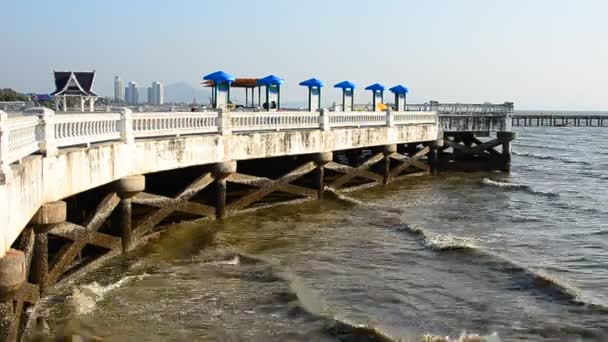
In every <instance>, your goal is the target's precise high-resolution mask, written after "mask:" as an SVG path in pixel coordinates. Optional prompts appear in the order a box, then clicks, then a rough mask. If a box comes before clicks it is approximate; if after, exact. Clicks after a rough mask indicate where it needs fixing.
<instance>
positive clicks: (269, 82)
mask: <svg viewBox="0 0 608 342" xmlns="http://www.w3.org/2000/svg"><path fill="white" fill-rule="evenodd" d="M258 84H259V85H263V86H273V85H280V84H283V79H282V78H280V77H278V76H275V75H268V76H266V77H264V78H261V79H259V80H258Z"/></svg>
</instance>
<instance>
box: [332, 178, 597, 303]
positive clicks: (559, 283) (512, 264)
mask: <svg viewBox="0 0 608 342" xmlns="http://www.w3.org/2000/svg"><path fill="white" fill-rule="evenodd" d="M484 184H489V185H493V186H499V187H507V188H509V187H512V188H522V189H529V190H530V188H529V187H528V186H526V185H523V184H515V183H507V182H497V181H492V180H490V179H487V178H486V179H484ZM336 195H337V196H339V198H340V199H343V200H345V201H348V202H351V203H361V204H362V205H364V206H367V207H370V206H373V207H383V208H384V209H388V210H387V211H388V212H391V211H394V210H395V208H388V207H385V206H381V205H378V204H370V203H363V202H361V201H358V200H356V199H352V198H350V197H348V196H345V195H343V194H339V193H336ZM398 230H402V231H407V232H409V233H410V234H414V235H416V236H419V237H421V238H422V240H423V244H424V246H425V247H427V248H430V249H432V250H435V251H438V252H442V251H463V252H469V253H476V254H480V255H484V256H486V257H488V258H490V259H492V260H495V261H498V262H500V263H503V264H504V265H505V266H506V267H505V268H503V269H502V271H508V270H509V269H511V270H514V271H517V272H520V273H523V274H525V275H527V276H529V277H531V278H532V279H533V280H534V282H533V283H534V286H535V287H536V288H541V289H543V288H549V289H553V290H554V291H557V292H558V293H559V294H560V295H562V296H563V297H565V298H567V299H568V300H570V301H571V302H573V303H576V304H581V305H585V306H588V307H591V308H595V309H599V310H601V311H606V312H608V305H606V304H604V303H598V302H596V301H595V300H593V299H592V298H588V297H586V296H584V295H583V294H582V293H581V291H580V290H579V289H578V288H576V287H575V286H574V285H572V284H569V283H568V282H567V281H565V280H562V279H560V278H558V277H556V276H553V275H551V274H549V273H547V272H545V271H543V270H539V269H536V268H533V267H530V266H528V265H524V264H522V263H519V262H517V261H515V260H513V259H511V258H508V257H506V256H503V255H501V254H498V253H495V252H493V251H490V250H487V249H485V248H482V247H480V246H478V245H476V244H475V243H474V240H473V239H471V238H464V237H458V236H453V235H444V234H437V233H432V232H429V231H428V230H426V229H424V228H423V227H420V226H414V225H409V224H405V223H403V224H402V225H401V226H400V227H399V228H398Z"/></svg>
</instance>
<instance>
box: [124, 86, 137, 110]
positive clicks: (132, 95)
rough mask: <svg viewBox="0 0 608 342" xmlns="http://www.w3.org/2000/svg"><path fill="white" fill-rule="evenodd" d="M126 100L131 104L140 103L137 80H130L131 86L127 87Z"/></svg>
mask: <svg viewBox="0 0 608 342" xmlns="http://www.w3.org/2000/svg"><path fill="white" fill-rule="evenodd" d="M125 100H126V102H127V104H130V105H136V104H138V103H139V89H137V83H136V82H129V86H128V87H127V88H126V89H125Z"/></svg>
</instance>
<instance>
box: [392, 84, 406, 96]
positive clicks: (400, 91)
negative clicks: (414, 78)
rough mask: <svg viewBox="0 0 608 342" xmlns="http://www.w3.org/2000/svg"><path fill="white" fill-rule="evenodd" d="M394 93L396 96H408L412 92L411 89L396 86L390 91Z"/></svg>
mask: <svg viewBox="0 0 608 342" xmlns="http://www.w3.org/2000/svg"><path fill="white" fill-rule="evenodd" d="M389 90H390V91H391V92H392V93H395V94H407V93H409V92H410V90H409V89H407V87H404V86H402V85H401V84H399V85H396V86H394V87H392V88H391V89H389Z"/></svg>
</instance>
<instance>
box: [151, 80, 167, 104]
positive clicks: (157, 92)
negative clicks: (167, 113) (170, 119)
mask: <svg viewBox="0 0 608 342" xmlns="http://www.w3.org/2000/svg"><path fill="white" fill-rule="evenodd" d="M164 97H165V96H164V90H163V85H162V83H160V82H152V86H151V87H149V88H148V103H149V104H151V105H162V104H164V103H165V99H164Z"/></svg>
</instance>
